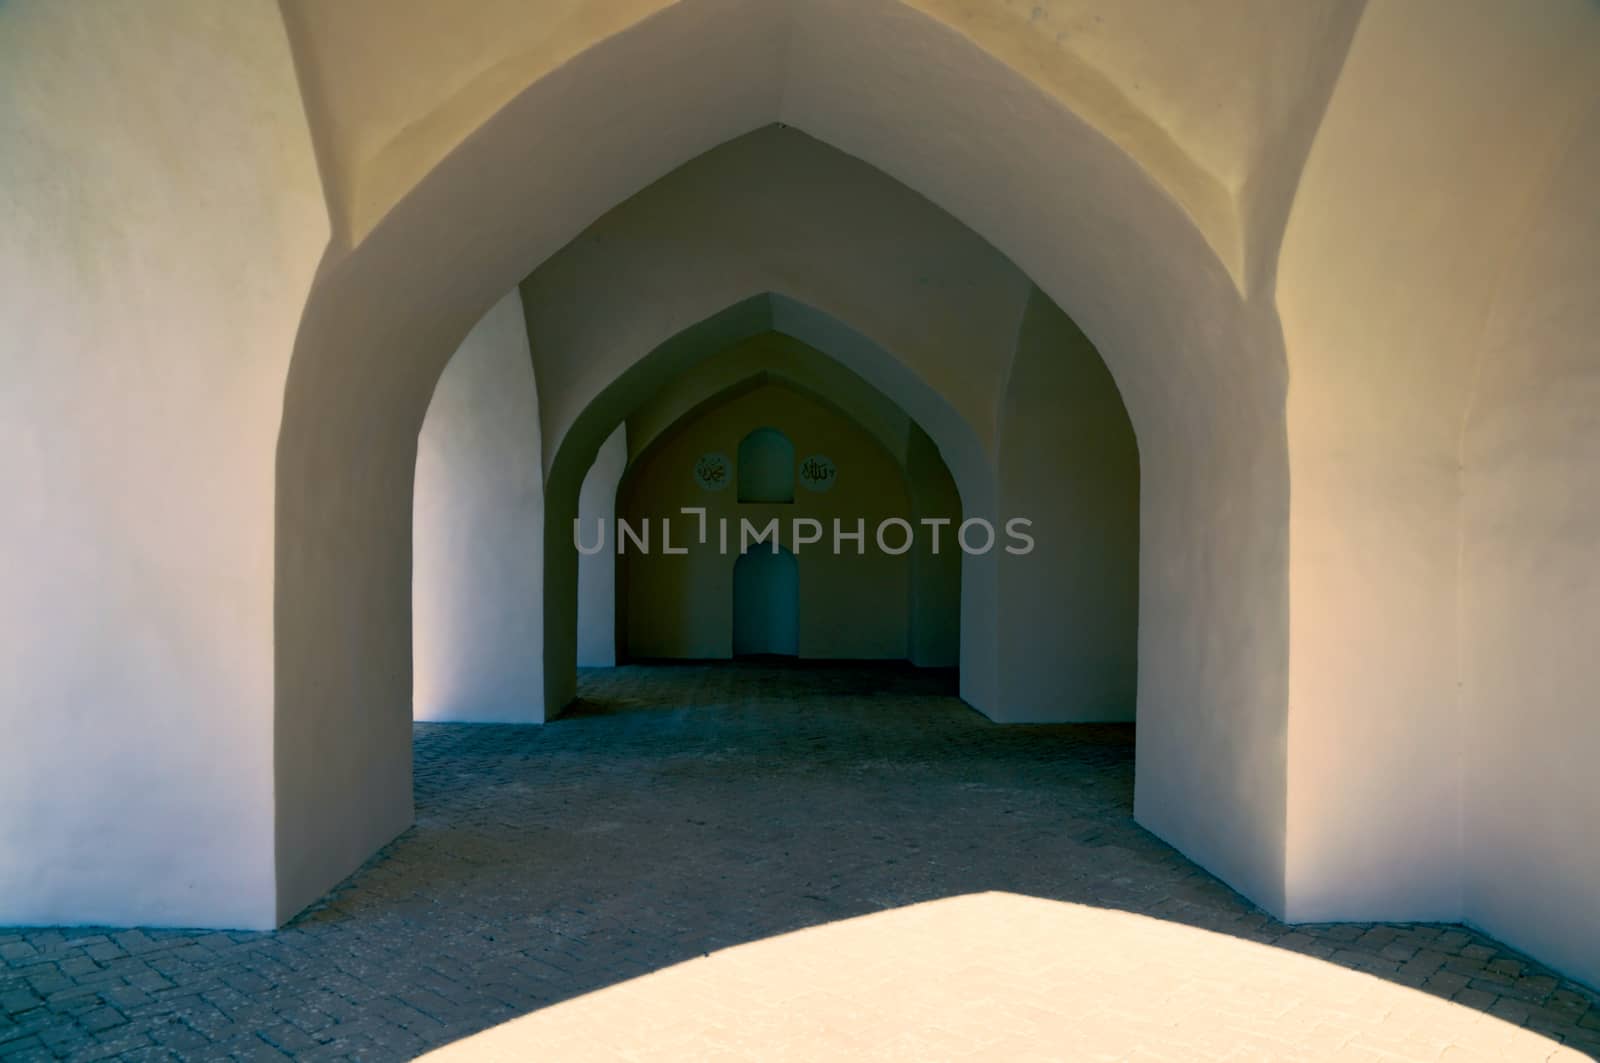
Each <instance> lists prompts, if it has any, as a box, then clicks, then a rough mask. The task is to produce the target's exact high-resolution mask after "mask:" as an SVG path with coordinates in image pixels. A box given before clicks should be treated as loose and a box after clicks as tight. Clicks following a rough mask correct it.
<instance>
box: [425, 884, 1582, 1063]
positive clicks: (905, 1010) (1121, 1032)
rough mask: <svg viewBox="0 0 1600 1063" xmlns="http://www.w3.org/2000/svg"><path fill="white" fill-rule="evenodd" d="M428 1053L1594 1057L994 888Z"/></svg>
mask: <svg viewBox="0 0 1600 1063" xmlns="http://www.w3.org/2000/svg"><path fill="white" fill-rule="evenodd" d="M425 1058H426V1059H429V1060H432V1061H434V1063H448V1061H456V1060H460V1061H467V1060H471V1061H497V1060H506V1061H510V1060H529V1059H612V1058H615V1059H630V1060H632V1059H640V1060H646V1059H647V1060H658V1059H684V1060H688V1059H694V1060H715V1059H729V1060H731V1059H762V1060H769V1059H896V1060H904V1059H918V1060H931V1059H968V1058H980V1059H1006V1060H1046V1059H1135V1060H1139V1059H1145V1060H1191V1059H1262V1060H1268V1059H1270V1060H1290V1059H1319V1060H1320V1059H1381V1060H1428V1061H1433V1060H1441V1059H1443V1060H1462V1061H1466V1060H1486V1061H1487V1060H1512V1059H1517V1060H1523V1059H1526V1060H1545V1059H1573V1060H1576V1059H1588V1058H1589V1057H1588V1056H1585V1055H1581V1054H1579V1053H1577V1052H1574V1051H1572V1050H1569V1049H1564V1048H1562V1047H1561V1046H1560V1045H1559V1044H1556V1043H1554V1042H1552V1041H1550V1040H1547V1039H1546V1038H1544V1037H1541V1036H1539V1035H1538V1034H1536V1033H1533V1032H1532V1031H1529V1030H1526V1029H1523V1028H1521V1027H1518V1026H1513V1025H1511V1024H1509V1023H1506V1022H1503V1021H1501V1020H1500V1019H1497V1018H1495V1017H1493V1016H1491V1015H1488V1014H1485V1013H1484V1012H1481V1011H1477V1010H1474V1009H1472V1008H1468V1007H1463V1006H1461V1005H1459V1004H1453V1003H1451V1002H1449V1001H1446V1000H1441V999H1439V998H1437V997H1434V996H1431V995H1429V994H1427V993H1422V992H1419V991H1417V990H1414V989H1409V988H1407V987H1405V986H1402V985H1397V984H1395V983H1394V982H1390V981H1384V980H1382V979H1379V978H1375V977H1373V976H1371V975H1367V974H1363V973H1361V972H1358V971H1352V970H1349V969H1347V968H1344V967H1340V966H1337V965H1335V964H1330V963H1327V962H1325V961H1322V960H1318V959H1315V958H1312V957H1308V956H1301V955H1297V954H1295V953H1292V952H1288V951H1286V950H1283V949H1277V948H1272V947H1270V946H1266V945H1260V944H1256V943H1255V942H1251V941H1245V940H1242V939H1239V938H1236V937H1230V936H1227V935H1223V934H1216V933H1212V932H1210V931H1206V930H1202V929H1198V928H1195V927H1190V926H1184V925H1182V924H1179V923H1173V922H1167V921H1163V920H1159V919H1152V918H1149V917H1146V916H1141V915H1137V914H1133V913H1129V912H1121V911H1115V910H1110V909H1104V908H1094V907H1088V906H1084V905H1078V904H1071V903H1067V902H1062V901H1054V900H1044V899H1040V898H1035V897H1024V896H1019V895H1017V894H1013V893H999V892H991V893H979V894H969V895H966V896H960V897H951V898H947V899H943V900H937V901H929V902H927V903H924V904H917V905H912V906H910V907H906V908H899V909H894V910H890V911H885V912H879V913H875V914H872V915H866V916H861V917H858V918H854V919H846V920H841V921H839V922H835V923H829V924H826V925H823V926H817V927H810V928H807V929H805V930H800V931H796V932H794V933H790V934H783V935H780V936H778V937H773V938H768V939H766V940H763V941H756V942H752V943H750V944H746V945H739V946H735V947H733V948H728V949H724V950H722V951H719V952H716V953H713V954H711V955H709V956H705V957H702V958H698V959H693V960H689V961H687V962H684V963H680V964H677V965H675V966H672V967H668V968H665V969H663V970H660V971H656V972H653V973H651V974H648V975H644V976H642V977H639V978H635V979H632V980H631V981H627V982H622V983H620V984H618V985H614V986H610V987H608V988H605V989H601V990H598V991H596V992H593V993H589V994H587V995H585V996H581V997H577V998H574V999H572V1000H568V1001H566V1002H564V1003H561V1004H557V1005H554V1006H552V1007H548V1008H545V1009H543V1010H541V1011H537V1012H534V1013H532V1014H529V1015H525V1016H522V1017H520V1018H517V1019H513V1020H511V1021H509V1022H506V1023H504V1024H502V1025H500V1026H497V1027H494V1028H492V1029H490V1030H486V1031H484V1032H483V1033H480V1034H477V1035H475V1036H473V1037H469V1038H466V1039H465V1040H462V1041H458V1042H456V1043H454V1044H451V1045H449V1046H447V1047H445V1048H442V1049H439V1050H437V1051H435V1052H433V1053H432V1054H430V1055H428V1056H426V1057H425Z"/></svg>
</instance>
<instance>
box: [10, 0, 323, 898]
mask: <svg viewBox="0 0 1600 1063" xmlns="http://www.w3.org/2000/svg"><path fill="white" fill-rule="evenodd" d="M327 239H328V222H327V216H326V213H325V210H324V208H323V205H322V196H321V187H320V182H319V179H318V175H317V170H316V165H315V160H314V158H313V155H312V145H311V140H310V137H309V135H308V132H307V130H306V126H305V116H304V113H303V111H302V108H301V101H300V94H299V88H298V85H297V83H296V80H295V71H294V67H293V64H292V57H291V55H290V52H289V46H288V42H287V40H286V38H285V36H284V32H283V27H282V24H281V22H280V21H279V17H278V9H277V5H276V4H275V3H272V2H270V0H239V2H237V3H228V4H221V5H218V4H210V3H204V2H199V0H196V2H184V0H152V2H150V3H141V4H138V5H121V4H101V5H94V6H93V8H92V10H91V9H90V8H88V7H86V6H85V5H79V4H62V3H52V2H48V0H39V2H35V0H9V2H7V3H4V4H0V322H3V325H0V369H3V373H0V483H4V484H5V492H6V505H5V509H4V517H3V519H0V588H3V590H0V747H3V748H4V750H5V766H4V768H3V769H0V924H5V923H30V924H40V923H46V924H48V923H84V922H92V923H109V924H115V925H127V924H146V925H149V924H157V925H160V924H167V925H173V924H176V925H182V926H219V927H270V926H272V925H274V923H275V922H276V916H277V906H276V889H275V879H274V834H273V826H274V777H273V761H274V748H273V712H274V705H273V687H274V674H273V673H274V660H273V578H274V577H273V567H274V557H273V546H274V543H273V499H274V484H273V481H274V462H275V459H276V449H277V437H278V423H279V418H280V415H281V412H282V403H283V384H284V377H285V373H286V371H287V368H288V362H289V352H290V349H291V346H292V344H293V342H294V335H295V329H296V327H297V326H298V323H299V310H300V307H301V305H302V304H303V301H304V298H305V295H306V291H307V289H308V287H309V286H310V284H311V281H312V275H313V273H314V271H315V270H316V268H317V263H318V259H319V257H320V256H321V255H322V252H323V249H324V246H325V245H326V242H327Z"/></svg>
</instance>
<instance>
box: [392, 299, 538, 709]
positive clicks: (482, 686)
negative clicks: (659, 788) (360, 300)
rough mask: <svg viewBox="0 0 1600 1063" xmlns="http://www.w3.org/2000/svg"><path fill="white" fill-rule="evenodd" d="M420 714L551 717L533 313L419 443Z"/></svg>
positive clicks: (471, 368)
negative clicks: (547, 690)
mask: <svg viewBox="0 0 1600 1063" xmlns="http://www.w3.org/2000/svg"><path fill="white" fill-rule="evenodd" d="M415 505H416V509H415V516H414V518H413V525H412V527H413V531H412V543H411V550H412V561H411V564H412V575H411V603H412V604H411V636H412V644H413V650H412V669H413V672H412V674H413V679H412V690H411V697H412V706H411V711H412V715H413V717H414V718H416V719H418V720H463V721H471V722H475V723H542V722H543V721H544V668H543V664H544V655H543V653H542V652H541V651H542V650H543V647H544V597H543V581H544V483H543V477H542V476H541V474H540V465H539V405H538V396H537V394H536V393H535V389H534V380H533V361H532V359H531V357H530V356H529V353H528V332H527V327H526V326H525V325H524V324H523V318H522V303H521V300H520V299H519V298H518V297H517V293H516V292H515V291H512V292H511V293H509V294H508V295H507V296H506V297H505V298H503V299H501V300H500V301H499V302H498V303H496V304H495V305H494V308H493V309H491V310H490V311H489V312H488V313H487V314H485V315H484V317H483V320H482V321H480V322H478V324H477V325H476V326H474V328H473V330H472V331H471V332H470V333H469V334H468V335H467V338H466V340H465V341H463V342H462V344H461V348H460V350H458V351H456V353H455V356H454V357H453V358H451V359H450V364H449V365H448V366H446V367H445V371H444V373H443V375H441V376H440V377H439V384H438V387H436V388H435V389H434V393H433V400H432V401H431V402H430V403H429V405H428V414H427V417H426V418H424V420H423V422H422V431H421V433H420V434H419V436H418V438H417V482H416V503H415Z"/></svg>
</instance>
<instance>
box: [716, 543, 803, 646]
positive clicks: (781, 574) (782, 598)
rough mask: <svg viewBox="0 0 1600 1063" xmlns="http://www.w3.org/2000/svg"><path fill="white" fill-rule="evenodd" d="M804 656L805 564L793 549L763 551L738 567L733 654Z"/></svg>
mask: <svg viewBox="0 0 1600 1063" xmlns="http://www.w3.org/2000/svg"><path fill="white" fill-rule="evenodd" d="M799 654H800V563H799V562H798V561H797V560H795V556H794V554H792V553H790V552H789V551H788V549H786V548H784V547H782V546H779V547H778V548H777V549H775V550H766V549H763V548H761V547H760V546H757V547H755V548H754V549H752V550H749V551H747V552H746V553H743V554H740V555H739V560H737V561H735V562H734V564H733V655H734V656H735V657H756V656H777V657H797V656H799Z"/></svg>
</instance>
